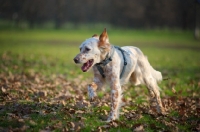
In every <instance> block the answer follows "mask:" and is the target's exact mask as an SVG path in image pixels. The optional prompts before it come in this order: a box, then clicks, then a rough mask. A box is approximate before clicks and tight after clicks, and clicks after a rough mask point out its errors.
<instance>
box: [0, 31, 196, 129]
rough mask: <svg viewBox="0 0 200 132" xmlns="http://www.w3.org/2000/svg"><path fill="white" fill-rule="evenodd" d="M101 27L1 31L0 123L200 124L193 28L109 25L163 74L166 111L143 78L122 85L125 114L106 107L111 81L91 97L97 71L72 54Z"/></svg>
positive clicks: (115, 38)
mask: <svg viewBox="0 0 200 132" xmlns="http://www.w3.org/2000/svg"><path fill="white" fill-rule="evenodd" d="M95 33H101V30H100V29H96V30H95V29H92V30H80V29H79V30H78V29H76V30H72V29H69V30H52V29H48V30H44V29H34V30H19V29H17V30H1V31H0V57H1V59H0V69H1V71H0V88H1V89H0V130H19V131H20V130H22V131H23V130H26V131H39V130H50V131H53V130H54V131H73V130H75V131H96V130H99V131H100V130H109V131H117V130H120V131H133V130H135V131H137V130H143V129H144V130H145V131H159V130H160V131H177V130H178V131H197V130H198V129H199V128H198V127H199V122H200V120H199V119H200V117H199V115H200V106H199V103H200V99H199V94H200V90H199V89H200V59H199V57H200V45H199V42H198V41H196V40H194V39H193V35H192V32H191V31H184V32H182V31H177V30H175V31H169V30H153V31H152V30H122V29H121V30H120V29H118V30H108V35H109V39H110V42H111V43H112V44H115V45H119V46H123V45H132V46H137V47H139V48H140V49H141V50H142V51H143V53H144V54H145V55H147V57H148V59H149V61H150V63H151V64H152V66H153V67H154V68H155V69H157V70H159V71H161V72H162V74H163V77H164V78H170V79H169V80H165V81H163V82H162V83H161V84H159V85H160V87H161V89H162V91H161V96H162V99H163V103H164V105H165V107H166V110H167V112H168V115H166V116H163V115H158V114H157V113H156V112H155V108H154V107H153V106H150V105H149V97H148V92H147V90H146V88H145V87H144V86H138V87H133V86H131V85H130V84H128V85H127V86H125V87H123V89H126V90H124V102H125V103H126V105H125V106H123V107H122V109H121V116H120V119H119V120H117V121H114V122H111V123H106V122H103V121H102V120H105V119H106V116H107V114H108V113H109V105H110V104H109V102H110V98H109V94H108V93H109V89H105V91H104V92H100V93H99V99H96V100H95V101H94V102H89V101H88V98H87V84H88V83H90V82H91V81H92V72H88V73H82V71H81V70H80V66H79V65H75V64H74V63H73V57H74V56H75V55H76V54H77V53H78V52H79V48H78V46H79V45H80V43H81V42H82V41H84V40H85V39H86V38H89V37H91V36H92V35H93V34H95Z"/></svg>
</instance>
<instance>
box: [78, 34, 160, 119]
mask: <svg viewBox="0 0 200 132" xmlns="http://www.w3.org/2000/svg"><path fill="white" fill-rule="evenodd" d="M104 39H105V38H104ZM105 42H106V43H107V42H108V38H107V40H105ZM98 43H99V39H98V37H93V38H89V39H87V40H86V41H84V42H83V43H82V44H81V46H80V48H81V52H80V54H78V55H77V57H79V59H80V60H81V63H85V62H86V61H87V60H90V59H94V64H93V71H94V80H93V82H94V83H95V84H96V85H97V89H101V88H102V86H103V84H104V83H105V82H106V81H107V82H109V83H110V87H111V89H112V90H111V91H112V92H111V98H112V99H111V112H110V114H109V117H108V121H111V120H115V119H118V117H119V109H120V105H121V98H122V95H121V93H122V89H121V85H124V84H126V83H127V82H129V81H130V82H131V83H132V84H134V85H140V84H144V85H146V86H147V88H148V90H149V92H150V94H151V96H152V98H155V99H156V101H157V106H158V112H161V113H164V108H163V107H162V103H161V99H160V93H159V86H158V85H157V82H159V81H161V80H162V75H161V73H160V72H159V71H156V70H155V69H153V67H152V66H151V65H150V63H149V62H148V59H147V57H146V56H144V55H143V53H142V51H141V50H140V49H139V48H137V47H133V46H125V47H121V48H122V49H123V50H125V51H126V52H125V56H126V59H127V63H128V64H127V66H126V70H125V72H124V74H123V76H122V78H121V79H120V78H119V76H120V73H121V72H122V69H123V66H124V59H123V55H122V53H121V51H119V50H118V49H115V52H114V55H113V58H112V61H111V62H109V63H108V64H107V65H106V66H104V67H103V70H104V72H105V76H106V77H105V78H103V77H102V76H101V74H100V73H99V71H98V70H97V67H96V66H94V65H95V64H96V63H99V62H101V61H102V60H103V59H105V56H106V54H107V53H108V54H109V55H110V54H111V53H110V52H111V50H110V51H109V52H106V53H104V52H102V49H101V48H100V47H98ZM85 47H88V48H90V49H91V50H90V51H89V52H84V49H85ZM102 56H103V57H102ZM81 57H82V58H81ZM83 57H84V58H86V60H84V59H83ZM95 90H96V89H95V88H93V87H92V86H91V85H89V86H88V93H89V98H90V99H93V98H94V97H95V96H96V93H95Z"/></svg>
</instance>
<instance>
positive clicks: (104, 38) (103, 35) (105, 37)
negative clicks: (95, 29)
mask: <svg viewBox="0 0 200 132" xmlns="http://www.w3.org/2000/svg"><path fill="white" fill-rule="evenodd" d="M99 41H100V42H101V43H109V39H108V34H107V31H106V28H104V30H103V32H102V33H101V35H100V37H99Z"/></svg>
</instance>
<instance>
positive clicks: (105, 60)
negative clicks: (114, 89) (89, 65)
mask: <svg viewBox="0 0 200 132" xmlns="http://www.w3.org/2000/svg"><path fill="white" fill-rule="evenodd" d="M115 49H118V50H120V51H121V53H122V56H123V59H124V66H123V69H122V72H121V74H120V79H121V78H122V76H123V74H124V71H125V68H126V65H127V61H126V56H125V55H124V52H126V51H125V50H123V49H122V48H120V47H118V46H112V51H111V54H110V57H109V53H108V54H107V55H106V58H105V59H104V60H103V61H101V62H100V63H96V64H95V66H96V67H97V69H98V71H99V73H100V74H101V76H102V77H103V78H105V74H104V70H103V68H102V66H105V65H107V64H108V63H109V62H111V61H112V57H113V55H114V52H115Z"/></svg>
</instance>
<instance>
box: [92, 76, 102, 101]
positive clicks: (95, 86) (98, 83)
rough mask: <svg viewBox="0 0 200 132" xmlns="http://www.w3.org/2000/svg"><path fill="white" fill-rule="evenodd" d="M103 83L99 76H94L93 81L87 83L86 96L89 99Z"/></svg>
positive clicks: (93, 96)
mask: <svg viewBox="0 0 200 132" xmlns="http://www.w3.org/2000/svg"><path fill="white" fill-rule="evenodd" d="M103 85H104V81H103V79H102V78H101V77H95V78H94V81H93V82H92V83H91V84H89V85H88V96H89V99H90V100H91V101H93V100H94V98H95V97H96V96H97V94H96V90H97V89H101V88H102V87H103Z"/></svg>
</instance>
